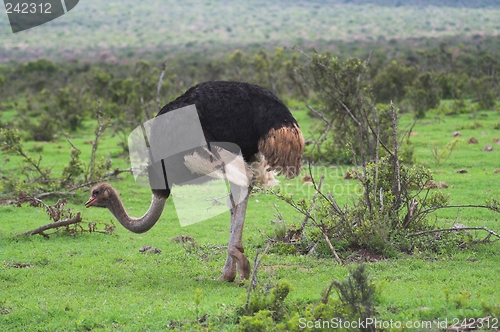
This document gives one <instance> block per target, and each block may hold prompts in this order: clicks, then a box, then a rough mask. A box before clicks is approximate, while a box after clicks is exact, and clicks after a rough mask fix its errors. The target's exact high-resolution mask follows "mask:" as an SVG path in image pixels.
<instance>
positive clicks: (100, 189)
mask: <svg viewBox="0 0 500 332" xmlns="http://www.w3.org/2000/svg"><path fill="white" fill-rule="evenodd" d="M165 201H166V198H165V197H159V196H156V195H154V194H153V198H152V200H151V206H150V207H149V209H148V211H146V213H145V214H144V215H143V216H142V217H140V218H134V217H130V216H129V215H128V214H127V212H126V211H125V207H124V206H123V203H122V200H121V199H120V195H118V192H117V191H116V190H115V188H113V187H112V186H111V185H110V184H108V183H100V184H98V185H96V186H95V187H94V188H92V190H91V191H90V198H89V200H88V201H87V202H86V203H85V206H86V207H91V206H92V207H102V208H107V209H108V210H109V211H110V212H111V213H112V214H113V215H114V216H115V218H116V219H117V220H118V221H119V222H120V224H122V225H123V227H125V228H126V229H128V230H129V231H132V232H134V233H144V232H147V231H148V230H149V229H151V227H153V226H154V225H155V224H156V222H157V221H158V219H160V216H161V213H162V212H163V208H164V207H165Z"/></svg>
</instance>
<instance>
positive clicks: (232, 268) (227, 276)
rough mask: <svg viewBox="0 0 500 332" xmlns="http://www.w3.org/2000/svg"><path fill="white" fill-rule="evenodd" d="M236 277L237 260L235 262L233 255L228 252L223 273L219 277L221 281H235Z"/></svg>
mask: <svg viewBox="0 0 500 332" xmlns="http://www.w3.org/2000/svg"><path fill="white" fill-rule="evenodd" d="M235 278H236V262H234V263H233V259H232V257H231V256H230V255H229V254H228V255H227V258H226V264H225V265H224V267H223V268H222V275H221V276H220V277H219V280H220V281H228V282H233V281H234V279H235Z"/></svg>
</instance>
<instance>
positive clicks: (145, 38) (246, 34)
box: [0, 0, 500, 62]
mask: <svg viewBox="0 0 500 332" xmlns="http://www.w3.org/2000/svg"><path fill="white" fill-rule="evenodd" d="M370 2H371V3H370ZM436 3H438V4H440V2H436ZM499 12H500V8H499V7H498V3H495V2H493V6H487V7H483V8H471V7H468V8H467V7H462V6H460V5H459V6H456V7H453V4H451V6H450V5H448V6H435V5H432V3H431V4H430V5H429V4H427V3H426V4H423V3H422V2H421V1H418V2H417V1H413V2H408V1H404V2H402V3H400V4H399V5H398V6H383V5H377V4H376V1H369V2H361V3H360V4H357V2H347V1H298V0H294V1H264V0H259V1H251V2H248V1H232V2H229V3H228V2H226V1H222V0H215V1H213V0H212V1H209V0H202V1H197V0H195V1H181V2H179V1H172V0H170V1H159V0H155V1H147V2H137V1H132V0H122V1H105V2H103V1H98V0H86V1H81V2H80V3H79V4H78V6H77V7H75V8H74V9H73V10H72V11H70V12H69V13H68V14H66V15H64V16H62V17H60V18H58V19H57V20H54V21H52V22H49V23H47V24H45V25H42V26H39V27H36V28H34V29H30V30H27V31H23V32H20V33H17V34H12V33H11V30H10V27H9V25H8V20H7V15H3V16H2V15H0V35H1V37H2V41H1V43H0V62H8V61H9V60H15V61H26V60H31V59H35V58H40V57H44V58H50V59H63V60H73V59H80V60H82V59H84V60H85V61H92V62H95V61H100V60H107V61H116V58H118V59H119V60H126V59H128V58H142V59H144V58H150V57H151V54H155V55H156V56H157V57H158V59H159V60H163V59H165V58H166V57H171V56H172V55H175V54H179V53H182V54H188V55H189V56H194V55H197V56H202V57H204V58H206V57H210V58H216V57H219V56H221V55H225V56H227V54H228V53H230V52H229V51H228V50H234V49H237V48H243V49H252V48H254V49H258V48H262V47H274V46H280V47H281V46H288V47H290V46H293V45H295V44H297V45H300V46H301V47H303V48H310V47H316V48H317V49H319V50H326V49H330V50H333V51H334V52H336V51H338V50H339V47H343V46H342V45H343V44H352V43H353V42H371V41H373V42H375V41H377V42H384V41H386V40H387V41H389V40H393V41H398V40H404V39H412V38H415V40H414V41H413V42H412V45H413V46H417V45H419V43H421V42H422V39H425V38H427V39H431V38H446V37H452V38H458V37H461V36H468V37H471V36H477V38H482V37H484V36H498V34H499V31H500V24H499V23H498V19H497V18H498V16H499ZM96 36H99V37H98V38H96ZM419 38H420V41H419ZM41 40H43V43H40V41H41ZM424 43H425V42H424ZM361 47H363V46H361ZM366 54H368V51H366ZM351 55H352V54H351Z"/></svg>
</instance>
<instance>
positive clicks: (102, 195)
mask: <svg viewBox="0 0 500 332" xmlns="http://www.w3.org/2000/svg"><path fill="white" fill-rule="evenodd" d="M117 199H118V200H120V197H119V196H118V193H117V192H116V190H115V188H113V187H112V186H111V185H109V184H107V183H100V184H98V185H97V186H95V187H94V188H92V190H91V191H90V198H89V200H88V201H87V202H86V203H85V207H91V206H93V207H102V208H108V209H109V207H110V206H112V205H113V201H116V200H117Z"/></svg>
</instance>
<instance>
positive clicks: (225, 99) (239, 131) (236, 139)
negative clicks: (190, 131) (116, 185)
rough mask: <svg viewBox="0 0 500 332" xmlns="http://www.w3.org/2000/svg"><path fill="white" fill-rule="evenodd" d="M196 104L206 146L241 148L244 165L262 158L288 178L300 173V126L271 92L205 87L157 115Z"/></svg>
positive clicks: (229, 85)
mask: <svg viewBox="0 0 500 332" xmlns="http://www.w3.org/2000/svg"><path fill="white" fill-rule="evenodd" d="M193 104H194V105H196V109H197V111H198V116H199V118H200V123H201V126H202V129H203V133H204V135H205V139H206V141H207V142H230V143H234V144H237V145H238V146H239V147H240V149H241V152H242V154H243V158H244V159H245V161H249V160H250V158H251V157H252V156H253V155H255V154H256V153H258V152H261V153H262V154H263V155H264V157H265V158H266V160H267V161H268V164H269V166H270V167H271V168H280V169H281V170H282V171H283V172H284V173H285V174H286V175H287V176H289V177H291V176H294V175H296V174H297V173H298V169H299V168H300V159H301V155H302V152H303V148H304V139H303V137H302V134H301V133H300V129H299V127H298V124H297V121H296V120H295V119H294V117H293V116H292V114H291V113H290V111H289V110H288V108H287V107H286V106H285V104H283V102H282V101H281V100H279V98H278V97H276V96H275V95H274V94H273V93H272V92H271V91H269V90H267V89H265V88H263V87H260V86H257V85H253V84H249V83H242V82H225V81H210V82H205V83H201V84H198V85H196V86H194V87H192V88H190V89H189V90H187V91H186V92H185V93H184V94H183V95H181V96H180V97H178V98H177V99H175V100H174V101H172V102H170V103H168V104H167V105H165V106H164V107H163V108H162V109H161V111H160V112H159V113H158V115H161V114H164V113H166V112H169V111H172V110H176V109H179V108H182V107H185V106H189V105H193ZM281 150H282V152H280V151H281ZM167 191H168V190H167ZM167 191H158V190H154V192H155V194H159V195H161V196H168V194H169V193H167Z"/></svg>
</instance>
